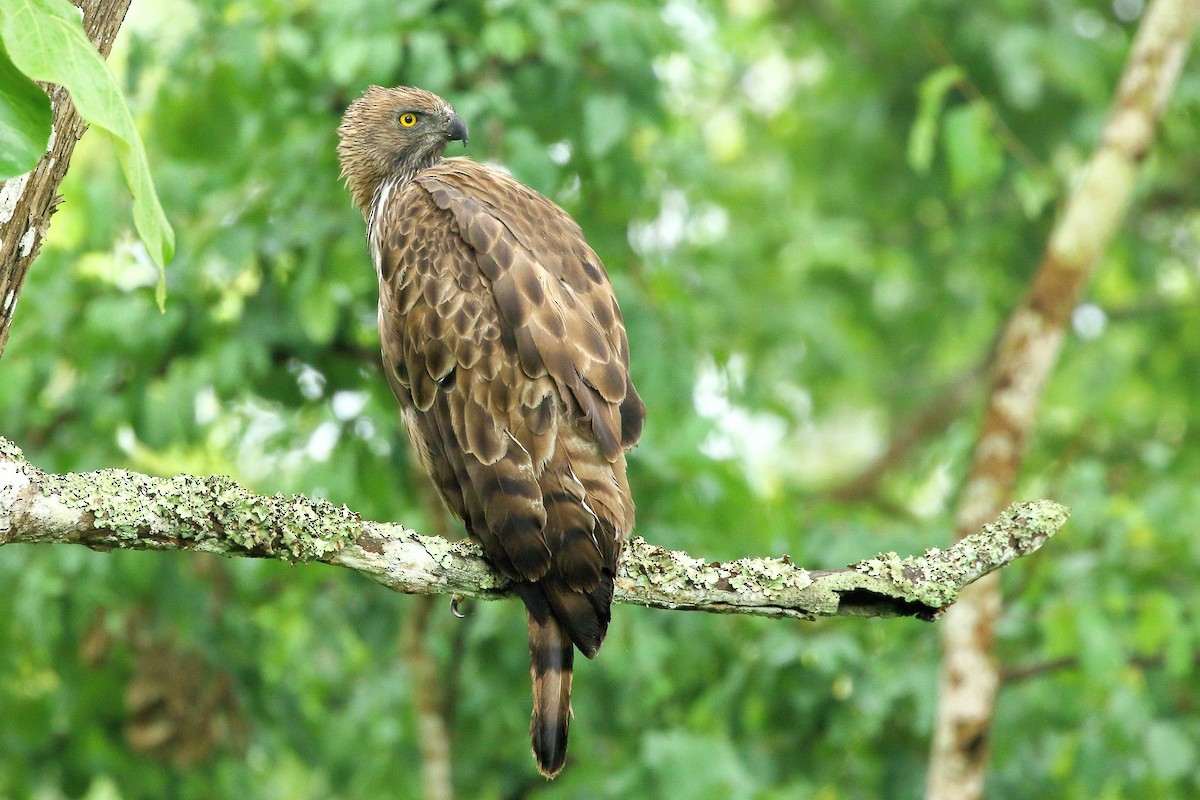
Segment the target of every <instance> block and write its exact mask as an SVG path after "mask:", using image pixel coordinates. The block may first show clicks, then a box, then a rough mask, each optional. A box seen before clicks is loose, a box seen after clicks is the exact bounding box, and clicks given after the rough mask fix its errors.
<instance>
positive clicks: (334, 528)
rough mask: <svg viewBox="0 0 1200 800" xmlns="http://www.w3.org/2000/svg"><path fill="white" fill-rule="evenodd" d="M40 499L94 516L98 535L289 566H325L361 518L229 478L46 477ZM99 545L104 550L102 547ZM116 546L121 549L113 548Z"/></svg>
mask: <svg viewBox="0 0 1200 800" xmlns="http://www.w3.org/2000/svg"><path fill="white" fill-rule="evenodd" d="M42 492H43V494H46V495H48V496H50V495H52V496H56V497H58V498H59V499H60V500H61V501H62V502H64V503H66V504H67V505H68V506H70V507H73V508H75V509H77V510H78V511H81V512H84V513H86V514H88V515H90V516H91V518H92V520H93V521H94V525H95V527H96V528H97V529H99V530H103V531H107V532H108V535H109V536H111V537H113V538H115V539H117V540H123V541H127V542H134V541H139V542H142V543H144V545H145V546H147V547H153V546H154V543H155V541H156V540H161V541H162V542H163V544H164V545H170V544H177V543H184V542H187V541H193V542H197V543H205V544H207V545H210V547H209V548H208V549H214V550H218V551H220V550H229V551H234V550H236V551H242V552H246V553H250V554H253V555H261V556H270V557H275V558H282V559H285V560H289V561H312V560H316V559H321V558H323V557H325V556H327V555H328V554H330V553H332V552H336V551H338V550H340V549H341V548H343V547H345V546H346V544H347V543H349V542H351V541H353V540H354V538H355V537H356V536H357V534H358V532H359V530H360V527H361V523H362V521H361V519H360V518H359V516H358V515H357V514H355V513H353V512H352V511H350V510H348V509H346V508H345V507H344V506H342V507H338V506H334V505H333V504H332V503H329V502H327V501H324V500H309V499H307V498H303V497H283V496H281V495H275V496H273V497H260V496H257V495H254V494H252V493H251V492H249V491H247V490H246V489H244V488H243V487H241V486H239V485H238V484H236V483H234V482H233V481H232V480H231V479H229V478H226V477H209V478H200V477H194V476H190V475H181V476H178V477H175V478H170V479H162V478H150V477H147V476H144V475H139V474H136V473H131V472H126V471H124V470H103V471H101V472H93V473H84V474H72V475H62V476H58V475H46V476H44V480H43V482H42ZM95 544H97V545H100V546H103V541H96V542H95ZM114 544H115V542H114Z"/></svg>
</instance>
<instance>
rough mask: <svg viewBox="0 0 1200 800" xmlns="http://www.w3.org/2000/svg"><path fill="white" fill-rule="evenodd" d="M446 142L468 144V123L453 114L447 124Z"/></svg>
mask: <svg viewBox="0 0 1200 800" xmlns="http://www.w3.org/2000/svg"><path fill="white" fill-rule="evenodd" d="M446 141H449V142H462V143H463V144H466V143H467V123H465V122H463V121H462V117H460V116H459V115H458V114H451V115H450V119H449V120H447V122H446Z"/></svg>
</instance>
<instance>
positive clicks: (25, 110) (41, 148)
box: [0, 43, 53, 181]
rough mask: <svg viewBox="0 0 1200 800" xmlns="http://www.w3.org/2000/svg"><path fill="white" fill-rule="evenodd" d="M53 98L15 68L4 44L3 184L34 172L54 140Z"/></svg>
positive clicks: (0, 50)
mask: <svg viewBox="0 0 1200 800" xmlns="http://www.w3.org/2000/svg"><path fill="white" fill-rule="evenodd" d="M52 116H53V112H52V111H51V110H50V98H49V97H47V96H46V93H45V92H43V91H42V90H41V89H39V88H38V86H37V84H36V83H34V82H33V81H31V80H29V78H27V77H25V76H24V75H23V74H22V73H21V71H20V70H19V69H17V68H16V67H15V66H13V63H12V61H11V60H9V58H8V53H7V52H5V50H4V45H3V43H0V181H6V180H8V179H9V178H12V177H15V176H17V175H20V174H22V173H25V172H28V171H29V170H31V169H33V168H34V166H35V165H36V164H37V162H38V159H39V158H41V157H42V153H44V152H45V151H46V142H47V140H49V138H50V119H51V117H52Z"/></svg>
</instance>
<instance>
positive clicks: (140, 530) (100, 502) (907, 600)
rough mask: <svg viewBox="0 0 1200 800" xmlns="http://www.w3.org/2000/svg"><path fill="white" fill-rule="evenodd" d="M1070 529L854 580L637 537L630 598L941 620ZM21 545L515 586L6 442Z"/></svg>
mask: <svg viewBox="0 0 1200 800" xmlns="http://www.w3.org/2000/svg"><path fill="white" fill-rule="evenodd" d="M1066 520H1067V510H1066V509H1065V508H1063V507H1062V506H1060V505H1058V504H1056V503H1052V502H1050V501H1048V500H1041V501H1037V502H1033V503H1021V504H1017V505H1014V506H1013V507H1012V508H1010V509H1009V510H1008V511H1006V512H1005V513H1004V514H1002V515H1000V516H999V518H998V519H997V520H996V521H995V522H993V523H989V524H987V525H985V526H983V528H982V530H980V531H979V532H978V533H976V534H974V535H972V536H969V537H967V538H965V539H963V540H962V541H960V542H958V543H957V544H955V545H954V546H953V547H951V548H950V549H948V550H938V549H936V548H935V549H932V550H927V551H926V552H925V553H924V554H922V555H919V556H908V557H901V556H898V555H896V554H895V553H886V554H882V555H878V556H875V557H873V558H868V559H865V560H863V561H860V562H859V563H857V564H852V565H850V566H849V567H848V568H846V569H841V570H807V569H803V568H802V567H799V566H796V565H795V564H793V563H792V562H791V560H790V559H789V558H787V557H786V556H785V557H783V558H746V559H740V560H738V561H730V562H725V563H716V562H708V561H705V560H703V559H698V558H693V557H692V556H689V555H688V554H686V553H681V552H676V551H670V550H664V549H663V548H661V547H656V546H654V545H651V544H648V543H647V542H645V541H644V540H642V539H640V538H634V539H633V541H631V542H630V543H629V545H628V546H627V547H626V549H625V553H624V555H623V556H622V559H621V564H620V567H619V571H618V577H617V588H616V601H617V602H621V603H636V604H639V605H644V606H653V607H656V608H670V609H680V610H694V611H711V612H718V613H742V614H758V615H763V616H772V617H802V618H812V617H818V616H835V615H838V616H876V617H883V616H915V617H920V618H922V619H932V618H933V617H935V616H936V615H937V614H938V613H939V612H940V611H941V609H942V608H944V607H945V606H947V605H949V604H950V603H953V602H954V600H955V599H956V598H957V596H958V592H959V590H960V589H962V587H964V586H966V585H967V584H969V583H971V582H972V581H975V580H977V579H979V578H980V577H981V576H983V575H986V574H988V573H989V572H992V571H993V570H996V569H998V568H1000V567H1002V566H1004V565H1005V564H1008V563H1009V562H1011V561H1013V560H1015V559H1017V558H1019V557H1021V556H1024V555H1028V554H1029V553H1032V552H1034V551H1035V550H1037V549H1038V548H1039V547H1041V546H1042V544H1044V543H1045V541H1046V539H1048V538H1049V537H1050V536H1053V535H1054V533H1055V532H1057V531H1058V529H1059V528H1061V527H1062V526H1063V524H1064V523H1065V522H1066ZM16 542H49V543H71V544H82V545H85V546H87V547H90V548H93V549H95V550H112V549H116V548H125V549H134V550H200V551H204V552H209V553H220V554H223V555H228V556H249V557H261V558H279V559H283V560H287V561H319V562H323V563H327V564H335V565H338V566H342V567H348V568H350V569H353V570H355V571H357V572H361V573H363V574H364V575H368V576H370V577H371V578H373V579H374V580H376V581H378V582H380V583H382V584H383V585H385V586H387V587H389V588H391V589H394V590H396V591H399V592H409V593H415V594H456V595H461V596H466V597H480V598H496V597H501V596H504V595H506V594H507V587H508V581H507V580H505V579H504V578H503V577H501V576H500V575H498V574H497V573H496V572H494V571H493V570H492V569H491V567H490V566H489V565H488V563H487V562H486V561H485V560H484V558H483V553H482V552H481V551H480V550H479V548H478V547H477V546H475V545H474V544H473V543H471V542H468V541H460V542H451V541H447V540H446V539H443V538H440V537H436V536H422V535H421V534H419V533H416V532H414V531H412V530H409V529H408V528H405V527H404V526H402V525H394V524H384V523H378V522H368V521H365V520H363V519H362V518H360V517H359V516H358V515H357V514H355V513H354V512H353V511H350V510H349V509H347V508H346V507H345V506H335V505H333V504H332V503H329V502H327V501H324V500H311V499H308V498H305V497H284V496H281V495H274V496H269V497H268V496H262V495H256V494H254V493H252V492H250V491H249V490H247V489H245V488H243V487H241V486H239V485H238V484H237V483H235V482H233V481H232V480H230V479H229V478H223V477H210V478H200V477H193V476H190V475H180V476H177V477H174V478H156V477H151V476H148V475H141V474H138V473H135V472H128V471H125V470H102V471H100V472H87V473H76V474H68V475H51V474H47V473H45V472H42V471H41V470H39V469H37V468H36V467H34V466H33V465H32V464H29V463H28V462H27V461H25V459H24V457H23V456H22V455H21V453H20V450H18V449H17V448H16V446H15V445H13V444H12V443H10V442H8V441H7V440H5V439H0V545H4V544H11V543H16Z"/></svg>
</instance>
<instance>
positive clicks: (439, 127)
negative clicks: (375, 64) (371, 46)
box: [337, 86, 467, 213]
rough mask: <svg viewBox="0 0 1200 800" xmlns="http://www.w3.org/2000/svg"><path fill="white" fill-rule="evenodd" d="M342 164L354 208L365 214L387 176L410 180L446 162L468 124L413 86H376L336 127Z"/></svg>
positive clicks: (464, 137) (446, 105)
mask: <svg viewBox="0 0 1200 800" xmlns="http://www.w3.org/2000/svg"><path fill="white" fill-rule="evenodd" d="M338 137H339V138H340V141H339V142H338V148H337V149H338V161H339V162H340V163H341V165H342V177H343V178H345V179H346V184H347V186H348V187H349V188H350V194H351V195H353V197H354V204H355V205H357V206H358V207H359V208H360V209H361V210H362V211H363V213H366V212H367V209H368V207H369V206H370V204H371V199H372V197H373V196H374V195H375V191H376V190H377V189H378V188H379V185H380V184H381V183H383V182H384V181H385V180H387V179H388V178H392V177H400V178H408V179H411V178H412V177H413V176H414V175H416V174H417V173H418V172H420V171H421V170H423V169H426V168H427V167H430V166H433V165H434V164H436V163H437V162H438V161H440V160H441V158H442V153H443V152H445V150H446V145H447V144H449V143H450V142H453V141H461V142H463V143H466V141H467V126H466V123H464V122H463V121H462V117H460V116H458V114H455V113H454V109H453V108H451V107H450V104H449V103H447V102H446V101H445V100H443V99H442V98H440V97H438V96H437V95H436V94H434V93H433V92H427V91H425V90H424V89H416V88H413V87H411V86H397V87H396V88H394V89H384V88H382V87H380V86H372V87H371V88H369V89H367V91H366V93H365V94H363V96H362V97H360V98H358V99H357V100H355V101H354V102H353V103H351V104H350V107H349V108H347V109H346V113H345V115H344V116H343V117H342V124H341V125H340V126H338Z"/></svg>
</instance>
